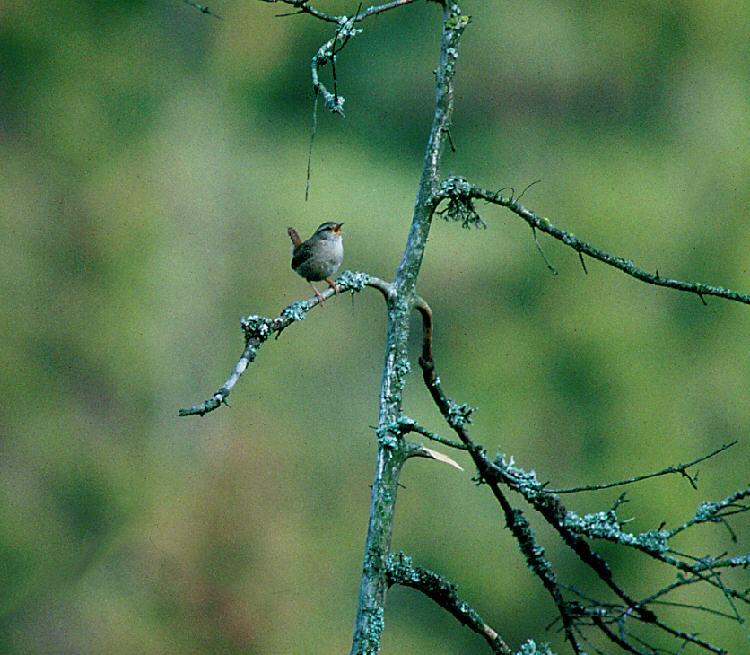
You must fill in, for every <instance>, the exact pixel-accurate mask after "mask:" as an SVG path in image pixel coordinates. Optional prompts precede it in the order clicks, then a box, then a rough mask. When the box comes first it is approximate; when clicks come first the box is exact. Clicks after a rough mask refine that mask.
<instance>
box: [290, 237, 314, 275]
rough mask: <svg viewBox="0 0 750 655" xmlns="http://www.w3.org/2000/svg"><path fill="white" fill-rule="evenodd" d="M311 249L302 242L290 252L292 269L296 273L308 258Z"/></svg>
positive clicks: (307, 244) (305, 242) (306, 243)
mask: <svg viewBox="0 0 750 655" xmlns="http://www.w3.org/2000/svg"><path fill="white" fill-rule="evenodd" d="M311 254H312V248H311V247H310V244H309V243H308V242H307V241H303V242H302V243H300V244H299V245H298V246H294V250H292V268H293V269H294V270H295V271H296V270H297V269H298V268H299V267H300V266H302V264H304V263H305V261H307V260H308V259H309V258H310V255H311Z"/></svg>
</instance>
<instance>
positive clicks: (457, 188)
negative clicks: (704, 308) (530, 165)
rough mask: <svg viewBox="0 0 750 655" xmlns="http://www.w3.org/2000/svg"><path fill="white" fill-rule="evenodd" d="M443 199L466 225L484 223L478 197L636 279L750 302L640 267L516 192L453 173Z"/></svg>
mask: <svg viewBox="0 0 750 655" xmlns="http://www.w3.org/2000/svg"><path fill="white" fill-rule="evenodd" d="M444 200H447V201H448V207H447V210H446V212H445V213H444V214H443V215H444V217H445V218H446V219H448V220H457V221H460V222H461V223H462V224H463V225H464V226H465V227H469V226H472V225H477V226H479V225H481V226H483V225H484V221H482V219H481V218H480V216H479V212H478V211H477V209H476V206H475V203H474V201H475V200H483V201H485V202H488V203H490V204H493V205H497V206H499V207H505V208H507V209H509V210H510V211H512V212H513V213H514V214H516V215H517V216H519V217H520V218H522V219H523V220H524V221H526V223H528V224H529V225H530V226H531V227H532V228H533V229H534V230H539V231H540V232H544V233H545V234H549V235H550V236H551V237H553V238H555V239H557V240H558V241H560V242H562V243H564V244H565V245H566V246H568V247H570V248H572V249H573V250H575V251H576V252H578V254H579V256H582V255H588V256H589V257H591V258H592V259H596V260H598V261H600V262H602V263H604V264H607V266H612V267H613V268H616V269H618V270H620V271H622V272H623V273H625V274H627V275H629V276H631V277H633V278H635V279H636V280H640V281H641V282H645V283H646V284H653V285H656V286H660V287H667V288H669V289H676V290H678V291H685V292H687V293H694V294H695V295H697V296H698V297H699V298H700V299H701V301H702V302H704V303H705V299H704V296H716V297H718V298H724V299H725V300H733V301H736V302H741V303H745V304H747V305H750V295H748V294H745V293H739V292H737V291H732V290H731V289H725V288H724V287H720V286H716V285H712V284H704V283H702V282H689V281H685V280H675V279H673V278H670V277H665V276H663V275H661V274H660V273H659V271H658V270H657V271H656V272H654V273H650V272H648V271H646V270H644V269H642V268H640V267H639V266H637V265H636V264H635V263H633V262H632V261H630V260H629V259H624V258H623V257H618V256H616V255H612V254H610V253H608V252H606V251H604V250H601V249H599V248H596V247H595V246H592V245H591V244H589V243H587V242H586V241H583V240H582V239H579V238H578V237H577V236H575V235H574V234H572V233H571V232H567V231H565V230H562V229H560V228H559V227H556V226H555V225H553V224H552V223H551V222H550V220H549V219H547V218H545V217H543V216H540V215H539V214H536V213H535V212H533V211H531V210H530V209H527V208H526V207H524V206H523V205H522V204H521V203H520V202H519V200H518V198H517V197H515V196H513V195H503V194H502V193H501V192H500V191H498V192H493V191H487V190H486V189H483V188H481V187H478V186H475V185H473V184H471V183H469V182H467V181H466V180H465V179H464V178H462V177H450V178H448V179H447V180H445V181H444V182H443V183H442V184H441V185H440V190H439V191H438V192H437V193H436V194H435V197H434V202H435V206H436V207H437V205H438V204H439V203H440V202H442V201H444ZM581 262H583V259H581ZM584 266H585V264H584Z"/></svg>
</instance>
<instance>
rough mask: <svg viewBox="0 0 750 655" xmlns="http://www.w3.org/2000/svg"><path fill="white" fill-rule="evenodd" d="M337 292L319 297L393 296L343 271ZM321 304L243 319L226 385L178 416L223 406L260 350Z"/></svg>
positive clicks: (369, 279)
mask: <svg viewBox="0 0 750 655" xmlns="http://www.w3.org/2000/svg"><path fill="white" fill-rule="evenodd" d="M336 287H337V288H336V290H335V291H334V290H333V289H326V290H325V291H323V292H322V294H321V297H322V298H323V299H324V300H325V299H328V298H330V297H331V296H333V295H334V294H335V293H343V292H344V291H352V292H357V291H361V290H362V289H363V288H364V287H372V288H373V289H376V290H377V291H379V292H380V293H381V294H382V295H383V297H384V298H386V300H387V299H388V298H389V297H390V295H391V293H392V286H391V285H390V284H389V283H388V282H385V281H383V280H381V279H380V278H377V277H373V276H372V275H368V274H367V273H355V272H352V271H344V272H343V273H341V275H339V276H338V278H336ZM320 303H321V299H320V298H318V297H317V296H313V297H312V298H309V299H307V300H298V301H297V302H294V303H292V304H291V305H289V306H288V307H286V308H284V309H283V310H282V311H281V313H280V314H279V315H278V316H277V317H276V318H267V317H265V316H257V315H252V316H245V317H244V318H242V319H241V321H240V326H241V327H242V332H243V333H244V335H245V347H244V349H243V351H242V354H241V355H240V358H239V359H238V360H237V363H236V364H235V365H234V367H233V368H232V372H231V373H230V374H229V377H228V378H227V380H226V382H224V384H222V385H221V386H220V387H219V388H218V389H217V390H216V392H215V393H214V394H213V395H212V396H211V397H210V398H209V399H208V400H204V401H203V402H201V403H198V404H196V405H192V406H191V407H185V408H183V409H180V411H179V415H180V416H194V415H198V416H203V415H205V414H207V413H208V412H211V411H213V410H215V409H216V408H217V407H220V406H221V405H225V404H226V402H227V398H228V397H229V394H230V393H231V392H232V389H234V386H235V385H236V384H237V382H238V381H239V379H240V377H241V376H242V374H243V373H244V372H245V370H247V367H248V365H249V364H251V363H252V362H254V361H255V358H256V356H257V355H258V350H259V348H260V347H261V346H262V345H263V344H264V343H265V342H266V341H268V339H270V338H271V336H273V335H276V338H277V339H278V337H279V336H280V335H281V333H282V332H283V331H284V330H285V329H286V328H288V327H289V326H290V325H292V323H296V322H298V321H302V320H304V318H305V316H307V313H308V312H309V311H310V310H311V309H313V307H315V306H316V305H319V304H320Z"/></svg>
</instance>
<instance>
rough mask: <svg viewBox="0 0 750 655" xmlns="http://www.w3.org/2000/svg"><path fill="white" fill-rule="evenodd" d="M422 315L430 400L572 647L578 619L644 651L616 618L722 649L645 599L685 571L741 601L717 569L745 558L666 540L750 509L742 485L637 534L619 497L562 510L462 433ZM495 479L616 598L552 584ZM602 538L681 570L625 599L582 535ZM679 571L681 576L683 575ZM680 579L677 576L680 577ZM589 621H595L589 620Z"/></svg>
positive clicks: (463, 422)
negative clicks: (494, 503)
mask: <svg viewBox="0 0 750 655" xmlns="http://www.w3.org/2000/svg"><path fill="white" fill-rule="evenodd" d="M420 313H421V314H422V319H423V346H422V352H423V356H422V357H421V358H420V362H419V363H420V366H421V367H422V376H423V380H424V382H425V385H426V386H427V388H428V390H429V391H430V394H431V395H432V398H433V400H434V402H435V404H436V405H437V407H438V409H439V410H440V412H441V414H442V415H443V417H444V418H445V420H446V422H447V423H448V425H449V426H450V427H451V428H452V429H453V431H454V432H455V433H456V435H457V436H458V437H459V439H460V441H461V443H463V444H464V445H465V446H466V447H467V450H468V452H469V454H470V455H471V456H472V459H473V460H474V463H475V465H476V467H477V470H478V476H479V480H480V481H481V482H483V483H485V484H487V485H488V486H489V487H490V489H491V491H492V493H493V495H494V496H495V497H496V499H497V500H498V502H499V504H500V506H501V508H502V510H503V513H504V515H505V517H506V523H507V525H508V527H509V529H510V530H511V532H512V533H513V535H514V536H515V537H516V540H517V542H518V544H519V548H520V550H521V552H522V553H523V554H524V556H525V558H526V561H527V564H528V566H529V568H530V570H531V571H533V572H534V573H535V574H536V575H537V577H539V578H540V580H541V581H542V583H543V585H544V586H545V588H546V589H547V591H548V592H549V593H550V595H551V597H552V599H553V600H554V602H555V604H556V606H557V608H558V612H559V614H560V618H561V620H562V624H563V629H564V630H565V634H566V637H567V639H568V641H569V643H570V644H571V646H572V648H573V650H574V652H581V644H580V642H579V640H578V635H579V634H581V628H582V626H585V625H593V626H595V627H598V628H599V629H600V632H601V633H602V634H604V635H605V636H606V637H608V638H610V641H614V643H617V645H618V646H620V647H621V648H625V645H626V644H627V646H628V647H629V648H633V649H634V650H632V651H629V652H638V653H641V652H643V653H649V652H651V650H650V649H649V648H650V647H648V648H647V649H646V650H639V649H638V648H636V646H634V645H633V642H631V641H628V640H627V639H625V638H624V637H622V635H620V634H619V633H615V632H612V631H611V630H610V629H609V628H608V627H606V626H608V625H609V624H611V623H612V622H619V623H621V624H624V622H625V621H626V620H627V621H630V622H632V621H636V622H638V623H641V624H646V625H650V626H653V627H655V628H656V629H657V630H659V631H661V632H664V633H666V634H668V635H670V636H672V637H674V638H678V639H681V640H683V641H684V642H687V643H691V644H693V645H694V646H697V647H700V648H702V649H704V650H706V651H708V652H712V653H723V652H724V651H723V650H722V649H721V648H720V647H718V646H716V645H714V644H712V643H710V642H708V641H706V640H704V639H702V638H701V637H699V636H698V635H695V634H692V633H689V632H686V631H683V630H679V629H677V628H674V627H673V626H671V625H669V624H668V623H666V622H665V621H663V620H661V619H660V618H659V617H658V616H657V615H656V613H655V612H654V610H653V609H652V608H650V607H648V606H649V605H653V604H654V601H655V600H657V599H663V598H664V597H665V596H666V595H667V594H668V593H671V592H672V591H674V590H676V589H678V588H681V587H683V586H685V584H688V581H687V580H686V578H687V576H690V580H689V582H690V583H695V582H699V581H700V582H704V583H706V584H709V585H712V586H714V587H716V588H717V589H719V590H720V591H721V592H722V593H723V594H724V596H725V598H727V599H728V601H729V602H731V600H732V599H739V600H743V601H745V602H747V596H748V592H746V591H745V592H743V591H741V590H737V589H734V588H733V587H731V586H730V585H728V584H725V582H724V581H723V580H722V579H721V571H722V569H726V568H737V567H743V568H747V567H749V566H750V556H748V555H740V556H734V557H727V556H721V557H715V558H714V557H703V558H700V559H694V561H686V560H685V558H684V557H682V558H681V557H679V556H676V555H677V554H676V553H675V554H672V553H671V552H670V551H671V549H670V547H669V545H668V540H669V539H670V538H672V537H673V536H675V535H677V534H679V533H680V532H682V531H684V530H686V529H688V528H690V527H692V526H693V525H697V524H699V523H706V522H722V521H725V520H726V517H727V516H731V515H734V514H736V513H741V512H745V511H748V509H750V507H748V506H747V504H746V503H744V502H743V501H744V500H745V499H746V498H748V497H750V488H747V489H742V490H739V491H737V492H735V493H733V494H731V495H729V496H727V497H726V498H724V499H722V500H720V501H716V502H710V503H702V504H701V506H700V507H699V508H698V510H697V511H696V513H695V515H694V516H693V517H692V518H691V519H689V520H688V521H686V522H685V523H683V524H681V525H679V526H677V527H676V528H673V529H672V530H664V529H659V530H651V531H647V532H644V533H640V534H631V533H628V532H626V531H624V530H622V525H621V522H620V521H619V519H618V518H617V515H616V509H617V507H618V506H619V505H620V504H621V502H622V500H623V497H622V496H621V497H620V498H619V499H618V501H617V502H616V503H615V506H614V507H613V508H612V509H610V510H609V511H607V512H596V513H593V514H587V515H584V516H579V515H577V514H576V513H575V512H572V511H569V510H568V509H567V508H566V507H565V506H564V505H563V503H562V502H561V501H560V498H559V496H558V495H557V494H555V493H554V492H552V491H549V490H548V489H547V488H546V485H545V484H543V483H541V482H539V481H538V480H537V478H536V474H535V473H534V472H533V471H531V472H528V471H525V470H523V469H522V468H520V467H518V466H516V465H515V464H514V462H513V460H512V459H510V460H508V461H506V459H505V458H504V457H502V456H498V457H497V458H495V459H494V460H490V459H489V458H488V457H487V455H486V452H485V451H484V449H483V448H482V447H481V446H479V445H477V444H476V443H475V442H474V441H473V440H472V439H471V437H470V435H469V431H468V424H470V423H471V415H472V411H473V408H471V407H469V406H468V405H465V404H458V403H456V402H455V401H453V400H452V399H450V398H449V397H448V396H447V395H446V394H445V393H444V392H443V389H442V384H441V382H440V378H439V377H438V376H437V373H436V368H435V363H434V361H433V359H432V345H431V343H428V342H431V340H432V331H433V317H432V312H431V311H430V310H429V306H427V305H426V303H423V302H422V307H421V309H420ZM728 447H729V446H728V445H726V446H722V447H721V448H718V449H716V450H714V451H713V452H712V453H709V454H708V455H704V456H703V457H701V458H698V459H696V460H693V461H691V462H688V463H686V464H680V465H676V466H672V467H667V468H666V469H662V471H659V472H657V473H656V474H652V475H650V476H640V477H636V478H633V479H632V480H631V481H638V480H640V479H645V477H654V476H655V475H662V474H664V475H666V474H667V473H681V474H683V475H687V474H686V472H685V471H686V469H687V468H689V467H690V466H693V465H695V464H696V463H697V462H699V461H704V460H705V459H708V458H709V457H713V456H714V455H716V454H718V453H720V452H722V451H723V450H726V449H727V448H728ZM690 479H691V481H692V483H693V484H695V479H694V478H690ZM500 485H502V486H504V487H507V488H509V489H511V490H512V491H514V492H516V493H519V494H520V495H521V496H523V498H524V500H526V501H527V502H528V503H529V504H530V505H531V506H532V507H533V508H534V509H535V510H536V511H537V512H538V513H539V514H540V515H541V516H542V517H543V518H544V519H545V520H546V522H547V523H548V524H549V525H550V526H552V527H553V528H554V529H555V530H556V531H557V532H558V534H559V535H560V537H561V538H562V539H563V541H564V542H565V544H566V545H567V546H568V547H569V548H570V549H571V550H572V551H573V552H574V553H575V554H576V555H577V556H578V557H579V558H580V559H581V561H582V562H584V563H585V564H586V565H587V566H588V567H589V568H590V569H591V570H592V571H593V572H594V573H595V574H596V575H597V576H598V577H599V579H600V580H602V581H603V582H604V583H605V584H606V585H607V587H609V589H610V590H611V591H612V592H613V593H614V594H615V596H617V598H618V599H619V600H620V601H621V602H622V604H617V605H612V604H611V603H605V602H600V601H594V602H591V603H589V605H588V606H584V605H580V604H577V603H572V602H570V601H567V600H565V599H564V598H563V595H562V592H561V585H560V584H559V583H558V582H557V578H556V575H555V573H554V571H553V570H552V568H551V566H550V565H549V562H548V561H547V560H546V558H545V557H544V549H543V547H542V546H541V545H540V544H539V543H538V542H537V540H536V538H535V536H534V535H533V532H531V528H530V526H529V524H528V521H527V520H526V518H525V517H524V516H523V514H522V513H521V512H520V510H518V509H515V508H513V507H512V506H511V505H510V503H509V502H508V500H507V498H506V497H505V495H504V493H503V491H502V489H501V488H500ZM597 539H602V540H605V541H610V542H613V543H617V544H619V545H622V546H626V547H632V548H635V549H637V550H639V551H641V552H643V553H645V554H647V555H649V556H651V557H653V558H655V559H657V560H659V561H660V562H662V563H664V564H666V565H669V566H671V567H672V568H673V569H675V570H676V571H678V572H679V575H680V576H681V577H680V578H678V582H677V583H673V584H672V585H668V586H667V587H665V588H663V589H662V590H660V592H657V593H656V594H653V595H652V596H650V597H648V598H646V599H644V600H642V601H638V600H636V599H635V598H632V597H631V596H630V595H629V594H628V593H627V592H626V591H625V589H624V588H623V587H622V586H621V585H620V584H618V583H616V582H615V579H614V576H613V574H612V571H611V570H610V568H609V565H608V564H607V562H606V560H605V559H604V558H603V557H601V556H600V555H599V554H598V553H596V552H595V551H594V550H593V548H592V547H591V545H590V544H589V543H588V541H587V540H597ZM686 574H687V575H686ZM683 580H685V582H682V581H683ZM733 609H735V615H736V617H737V620H738V621H739V622H742V619H741V618H740V616H739V614H737V612H736V608H734V607H733ZM593 619H595V620H593ZM613 634H617V635H618V639H622V641H616V640H612V639H611V636H612V635H613Z"/></svg>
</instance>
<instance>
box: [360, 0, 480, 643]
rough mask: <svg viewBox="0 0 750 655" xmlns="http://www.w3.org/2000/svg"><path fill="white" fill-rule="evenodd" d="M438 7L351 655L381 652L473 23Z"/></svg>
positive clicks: (391, 326) (445, 5)
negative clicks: (414, 338) (453, 122)
mask: <svg viewBox="0 0 750 655" xmlns="http://www.w3.org/2000/svg"><path fill="white" fill-rule="evenodd" d="M440 4H442V9H443V12H442V13H443V15H442V34H441V39H440V54H439V58H438V66H437V69H436V71H435V109H434V113H433V119H432V127H431V129H430V136H429V138H428V141H427V147H426V149H425V155H424V159H423V163H422V173H421V177H420V182H419V188H418V190H417V197H416V201H415V203H414V211H413V214H412V221H411V227H410V229H409V236H408V237H407V241H406V247H405V249H404V253H403V255H402V257H401V261H400V263H399V266H398V269H397V271H396V276H395V279H394V281H393V285H394V288H395V293H394V294H393V295H392V297H391V299H390V300H389V301H388V327H387V332H386V345H385V362H384V365H383V376H382V382H381V386H380V408H379V414H378V427H377V434H378V453H377V459H376V464H375V476H374V479H373V484H372V496H371V502H370V520H369V525H368V529H367V540H366V543H365V555H364V564H363V567H362V571H363V573H362V578H361V582H360V588H359V602H358V605H357V615H356V618H355V622H354V638H353V641H352V649H351V654H352V655H370V654H374V653H378V652H379V650H380V633H381V631H382V628H383V608H384V604H385V596H386V592H387V588H388V581H387V563H386V560H387V557H388V554H389V552H390V544H391V535H392V533H393V521H394V511H395V502H396V493H397V491H398V474H399V473H400V466H401V463H402V459H401V458H402V457H403V450H404V448H403V445H402V444H401V435H400V434H399V431H398V429H396V428H394V426H397V425H398V420H399V418H400V417H401V416H402V398H403V389H404V385H405V383H406V375H407V374H408V373H409V369H410V365H409V358H408V351H407V345H408V337H409V316H410V314H411V309H412V307H413V306H414V303H415V296H416V294H415V287H416V282H417V276H418V275H419V270H420V268H421V265H422V258H423V256H424V249H425V245H426V243H427V237H428V235H429V232H430V225H431V221H432V214H433V212H434V206H433V204H432V198H433V195H434V193H435V191H436V190H437V188H438V185H439V179H440V177H439V175H440V171H439V163H440V154H441V152H442V149H443V147H444V143H445V135H446V131H447V129H448V127H449V126H450V119H451V115H452V113H453V77H454V75H455V72H456V64H457V61H458V46H459V42H460V39H461V35H462V34H463V31H464V29H465V28H466V26H467V25H468V23H469V17H468V16H465V15H463V14H462V13H461V9H460V7H459V5H458V4H457V3H456V2H447V1H443V2H441V3H440Z"/></svg>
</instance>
